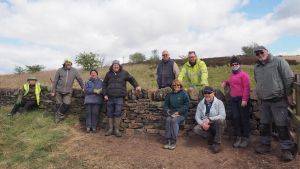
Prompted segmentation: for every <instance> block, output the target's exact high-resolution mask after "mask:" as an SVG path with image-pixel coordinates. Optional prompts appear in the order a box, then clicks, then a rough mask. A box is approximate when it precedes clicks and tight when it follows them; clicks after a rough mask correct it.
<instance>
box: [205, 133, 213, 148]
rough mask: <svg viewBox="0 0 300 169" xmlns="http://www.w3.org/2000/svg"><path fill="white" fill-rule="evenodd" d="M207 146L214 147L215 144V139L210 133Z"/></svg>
mask: <svg viewBox="0 0 300 169" xmlns="http://www.w3.org/2000/svg"><path fill="white" fill-rule="evenodd" d="M207 144H208V145H213V144H214V137H213V136H212V134H210V133H209V134H208V136H207Z"/></svg>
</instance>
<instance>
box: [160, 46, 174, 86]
mask: <svg viewBox="0 0 300 169" xmlns="http://www.w3.org/2000/svg"><path fill="white" fill-rule="evenodd" d="M156 75H157V78H156V82H157V85H158V88H159V89H161V88H165V87H171V85H172V82H173V80H175V79H176V78H177V77H178V75H179V68H178V65H177V64H176V63H175V61H174V60H172V59H171V58H170V54H169V52H168V51H167V50H164V51H163V52H162V60H161V61H160V62H159V63H158V66H157V69H156Z"/></svg>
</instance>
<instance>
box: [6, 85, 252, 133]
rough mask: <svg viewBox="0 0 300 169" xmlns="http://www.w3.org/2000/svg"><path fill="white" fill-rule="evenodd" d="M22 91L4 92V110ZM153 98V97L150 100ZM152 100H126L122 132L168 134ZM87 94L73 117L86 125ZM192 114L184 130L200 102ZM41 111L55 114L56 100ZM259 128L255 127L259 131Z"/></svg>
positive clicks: (76, 102) (159, 105)
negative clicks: (85, 104) (84, 102)
mask: <svg viewBox="0 0 300 169" xmlns="http://www.w3.org/2000/svg"><path fill="white" fill-rule="evenodd" d="M17 94H18V89H0V107H2V106H9V105H13V104H14V103H15V101H16V98H17ZM149 98H151V97H149ZM149 98H143V99H138V100H125V104H124V107H123V116H122V123H121V128H122V129H123V130H124V131H125V132H126V133H127V134H129V135H131V134H138V133H151V134H162V133H163V132H164V124H165V116H164V113H163V101H153V100H152V99H149ZM83 101H84V94H83V92H82V91H81V90H76V89H75V90H74V91H73V97H72V104H71V109H70V111H69V113H72V114H77V115H78V116H79V120H80V121H81V123H82V124H84V121H85V108H84V104H83ZM105 107H106V106H105V105H104V106H103V109H102V111H101V112H100V122H99V127H100V128H105V127H106V126H107V125H106V123H107V117H106V115H105V111H106V110H105ZM189 108H190V109H189V114H188V117H187V119H186V121H185V122H184V123H183V124H182V126H181V128H183V129H184V130H190V129H191V127H192V126H193V124H194V123H195V121H194V116H195V112H196V108H197V102H196V101H191V102H190V106H189ZM40 109H41V110H43V111H44V112H48V113H53V112H54V110H55V100H54V98H53V97H51V96H50V94H49V93H43V94H42V99H41V105H40ZM256 126H257V124H256V123H255V124H253V128H255V127H256Z"/></svg>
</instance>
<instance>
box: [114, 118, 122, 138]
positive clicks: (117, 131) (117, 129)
mask: <svg viewBox="0 0 300 169" xmlns="http://www.w3.org/2000/svg"><path fill="white" fill-rule="evenodd" d="M120 122H121V118H119V117H118V118H115V121H114V128H115V132H114V134H115V136H116V137H122V133H121V132H120V130H119V126H120Z"/></svg>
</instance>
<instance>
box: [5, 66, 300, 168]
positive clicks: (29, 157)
mask: <svg viewBox="0 0 300 169" xmlns="http://www.w3.org/2000/svg"><path fill="white" fill-rule="evenodd" d="M125 69H126V70H128V71H129V72H130V73H131V74H132V75H133V76H134V77H135V78H136V79H137V81H138V82H139V83H140V85H141V86H142V87H143V88H146V89H149V88H156V82H155V78H156V77H155V69H156V66H155V65H144V64H138V65H131V66H128V65H127V66H125ZM243 69H244V70H245V71H246V72H248V73H249V74H250V76H251V80H252V84H251V85H252V87H253V86H254V82H253V67H252V66H243ZM292 69H293V70H294V72H295V73H300V65H296V66H292ZM106 71H107V68H103V69H101V70H100V76H101V77H103V76H104V74H105V73H106ZM208 71H209V83H210V84H211V85H212V86H214V87H219V86H220V82H221V81H223V80H225V79H226V78H227V77H228V76H229V74H230V68H229V67H228V66H221V67H209V68H208ZM54 73H55V71H46V72H40V73H36V74H35V76H37V77H38V78H39V79H40V81H41V82H42V83H43V84H46V85H50V80H49V79H50V77H53V76H54ZM81 73H82V76H83V78H84V79H85V80H86V79H87V78H88V72H81ZM28 76H29V75H28V74H23V75H3V76H0V82H1V83H0V88H4V87H5V88H16V87H19V86H20V85H21V84H22V83H23V82H24V81H26V78H27V77H28ZM75 87H78V84H77V83H76V84H75ZM9 110H10V107H1V108H0V168H13V169H15V168H17V169H18V168H30V169H33V168H63V169H64V168H72V169H77V168H78V169H79V168H95V167H96V168H97V167H100V166H102V167H103V166H104V168H106V167H107V166H108V165H109V166H110V167H109V168H116V167H117V168H122V167H120V166H123V167H128V166H130V165H132V166H134V165H138V166H139V165H140V166H144V167H145V165H146V164H147V165H148V163H147V162H148V159H151V160H152V162H153V163H152V162H151V163H149V166H147V167H146V168H151V165H153V164H155V162H159V163H160V165H159V166H164V165H165V163H164V162H163V161H159V160H161V159H157V158H156V157H155V156H150V155H149V157H147V158H148V159H145V160H140V156H141V155H144V151H141V150H143V149H144V148H146V147H144V146H146V145H148V144H150V143H148V142H147V140H143V139H142V140H139V139H137V140H135V139H134V138H133V141H136V142H142V143H140V144H141V145H139V146H140V147H141V148H139V149H137V150H136V151H137V152H138V153H136V152H133V151H128V149H127V148H126V147H125V148H123V149H122V150H120V153H117V154H115V153H114V152H111V150H110V148H113V147H114V146H118V145H119V142H120V141H119V140H117V139H115V138H112V139H110V138H106V137H103V132H102V136H100V135H97V136H94V137H92V136H86V135H85V133H82V132H81V131H79V132H78V131H77V132H75V134H74V126H76V125H78V117H76V116H69V117H68V118H67V120H66V121H64V122H63V123H61V124H59V125H56V124H55V123H53V117H51V116H49V115H47V114H44V113H43V112H39V111H35V112H30V113H27V114H24V115H17V116H15V117H14V118H10V117H8V116H6V114H7V112H8V111H9ZM75 136H76V139H73V140H72V138H74V137H75ZM70 139H71V141H69V140H70ZM89 139H91V140H92V142H91V140H89ZM99 140H101V141H100V142H99ZM128 140H130V138H125V139H124V140H122V141H121V142H122V143H123V144H128ZM155 140H156V138H154V143H153V141H151V144H154V145H153V146H154V147H155V148H156V149H155V148H154V149H155V151H154V152H153V153H157V154H158V155H157V156H160V155H161V154H163V157H164V158H166V160H170V158H171V159H172V158H173V157H172V156H170V154H169V153H168V152H165V151H163V150H162V149H161V148H159V146H161V143H158V142H155ZM82 142H83V143H82ZM111 143H113V145H111V146H110V144H111ZM62 144H63V145H62ZM135 144H136V143H135ZM228 144H229V145H227V146H226V147H227V148H226V151H225V152H224V154H223V155H222V154H221V155H220V156H218V158H219V159H222V158H224V157H227V156H230V155H231V156H232V157H231V156H230V158H228V159H227V160H229V161H230V160H231V161H232V162H231V163H232V164H231V163H228V164H227V167H233V168H240V167H241V166H246V168H256V167H259V168H261V167H265V166H269V167H270V168H272V167H275V166H277V165H280V166H281V167H289V168H297V167H299V163H298V162H297V161H295V162H293V164H292V165H285V164H284V163H278V160H277V159H276V158H274V155H273V156H271V157H264V158H263V159H262V160H261V158H260V157H258V156H253V154H251V152H252V151H251V150H247V151H246V153H247V154H248V155H246V154H245V152H243V151H242V152H241V153H242V154H243V157H239V155H238V154H239V153H240V152H235V153H234V154H232V149H231V148H230V143H228ZM69 145H70V147H69ZM82 145H83V146H84V147H82ZM90 145H92V146H90ZM107 146H108V147H107ZM127 146H129V147H130V146H131V149H134V148H133V147H132V146H133V145H132V144H128V145H127ZM182 146H183V145H182ZM72 147H74V148H72ZM198 148H199V147H198ZM201 148H202V151H205V150H206V149H205V148H204V147H201ZM66 149H67V150H66ZM77 149H79V150H82V152H77ZM86 149H87V150H90V151H94V150H95V152H94V153H96V154H97V153H99V154H97V156H96V157H95V158H94V157H93V156H92V155H90V154H89V153H90V152H88V151H87V150H86ZM178 151H179V152H180V153H186V155H187V154H189V153H197V152H198V151H194V150H193V149H190V148H186V147H182V148H179V150H178ZM86 155H88V156H86ZM195 155H196V156H199V155H200V154H195ZM89 157H92V159H90V158H89ZM206 157H207V158H208V159H209V160H212V159H214V158H215V157H214V158H212V157H211V156H209V154H207V152H206ZM250 157H251V159H248V158H250ZM127 158H129V159H127ZM130 158H132V159H134V161H132V159H130ZM232 158H234V159H232ZM235 158H236V159H235ZM241 158H243V160H240V159H241ZM82 159H84V160H82ZM120 159H121V160H123V161H122V163H118V161H119V160H120ZM127 160H129V161H130V160H131V162H130V163H128V161H127ZM185 160H188V159H185ZM244 160H245V161H247V162H248V163H245V161H244ZM249 160H250V161H251V160H252V161H251V163H249ZM274 160H275V161H276V164H275V163H274V164H273V161H274ZM87 161H88V162H87ZM257 161H258V162H259V163H257ZM266 161H267V162H266ZM201 163H204V164H206V163H205V162H201ZM236 163H238V164H236ZM91 164H95V165H94V166H92V167H91V166H90V165H91ZM180 164H181V163H179V164H178V165H180ZM184 164H191V162H190V161H185V163H184ZM87 166H89V167H87ZM105 166H106V167H105ZM170 166H171V167H170V168H172V165H170ZM156 167H157V166H156ZM206 167H207V165H206ZM218 167H221V166H220V165H219V164H218V165H217V166H216V168H218ZM132 168H134V167H132ZM153 168H155V167H153ZM159 168H164V167H159ZM167 168H169V167H167Z"/></svg>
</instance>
